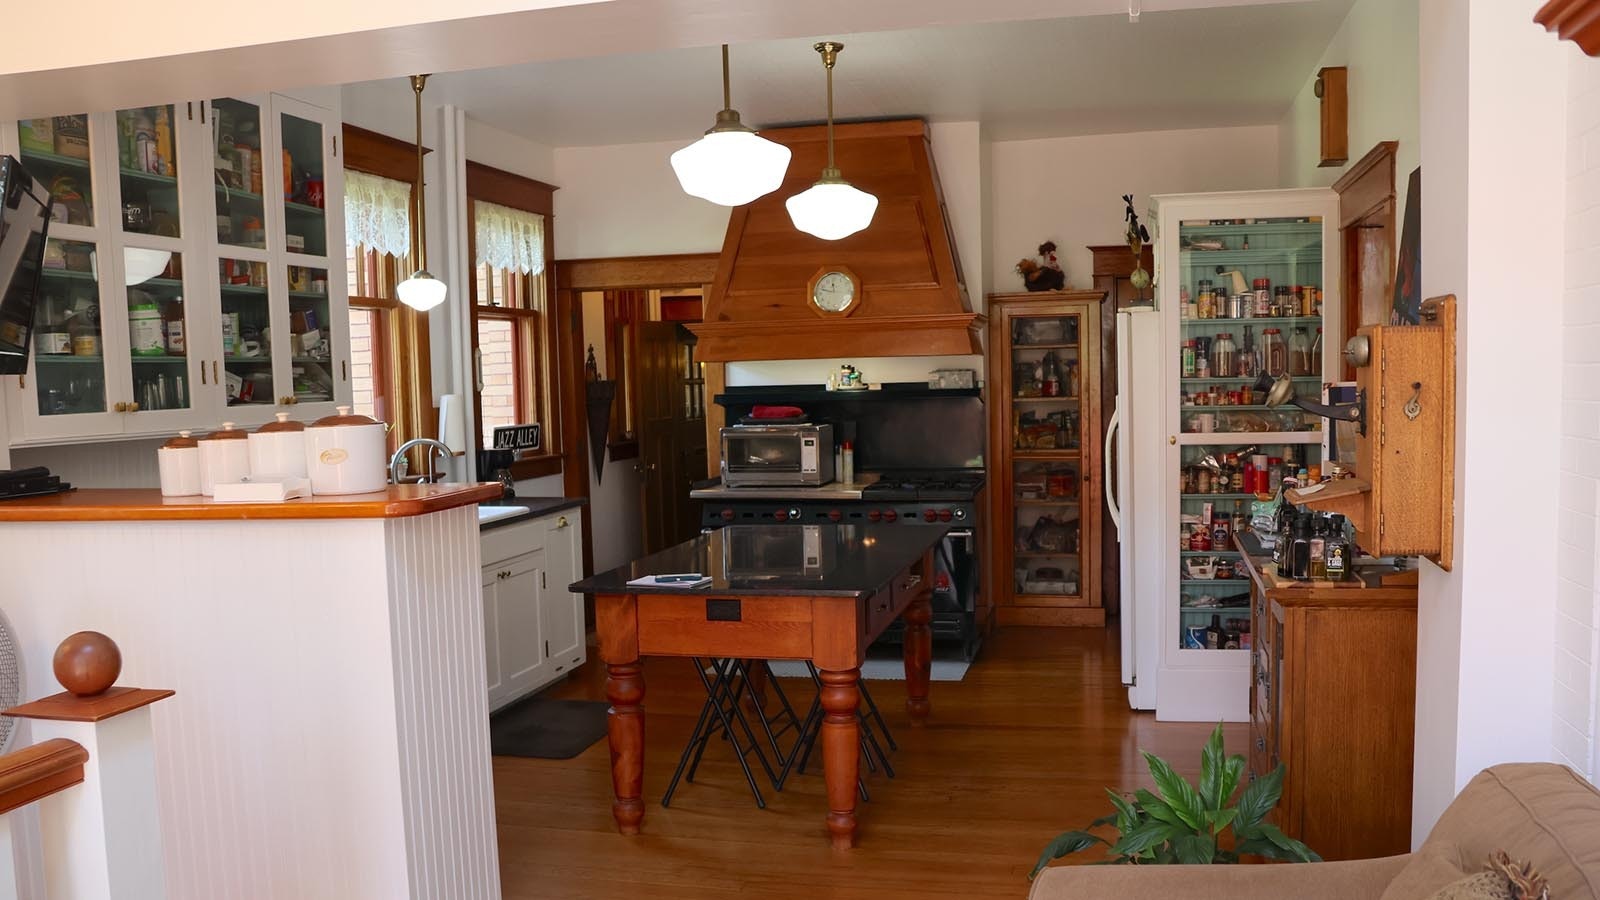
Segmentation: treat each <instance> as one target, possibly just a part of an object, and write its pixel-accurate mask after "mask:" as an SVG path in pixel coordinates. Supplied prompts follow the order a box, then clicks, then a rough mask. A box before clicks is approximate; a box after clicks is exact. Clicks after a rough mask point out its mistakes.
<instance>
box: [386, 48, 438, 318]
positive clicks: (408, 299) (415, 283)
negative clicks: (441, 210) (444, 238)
mask: <svg viewBox="0 0 1600 900" xmlns="http://www.w3.org/2000/svg"><path fill="white" fill-rule="evenodd" d="M427 83H428V76H426V75H413V76H411V90H412V92H413V93H415V94H416V100H417V233H416V237H415V240H414V241H413V242H412V246H413V247H415V248H416V254H417V271H416V272H413V273H412V275H411V277H410V278H407V279H406V280H405V281H402V282H400V283H399V284H398V285H395V293H397V294H399V295H400V302H401V303H404V304H405V305H407V306H409V307H411V308H412V309H415V310H417V311H419V312H421V311H424V310H429V309H433V308H434V307H435V306H438V305H439V304H441V303H443V302H444V298H445V294H446V293H448V292H449V288H447V287H446V286H445V283H444V282H442V281H440V280H439V279H437V278H435V277H433V273H431V272H429V271H428V233H427V232H428V212H427V210H428V204H427V195H426V192H425V190H424V187H423V183H422V89H423V87H424V86H426V85H427Z"/></svg>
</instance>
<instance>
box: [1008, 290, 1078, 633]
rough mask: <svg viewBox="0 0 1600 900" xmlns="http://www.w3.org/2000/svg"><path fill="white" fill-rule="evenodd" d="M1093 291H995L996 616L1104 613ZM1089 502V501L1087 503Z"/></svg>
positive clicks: (1065, 620) (1030, 619) (1066, 617)
mask: <svg viewBox="0 0 1600 900" xmlns="http://www.w3.org/2000/svg"><path fill="white" fill-rule="evenodd" d="M1101 296H1102V295H1101V294H1100V293H1099V292H1087V291H1076V292H1071V291H1065V292H1046V293H1040V294H1029V295H995V296H993V297H991V298H990V347H991V352H990V376H989V391H988V393H989V397H990V403H991V409H990V413H989V414H990V422H991V436H990V453H991V456H992V458H991V459H990V461H989V471H990V473H991V475H990V479H991V480H990V484H991V487H990V489H989V496H990V500H991V503H992V504H993V509H992V512H991V521H992V522H993V523H994V527H993V528H992V529H991V531H992V533H993V541H994V543H993V545H992V558H993V560H994V569H995V572H994V578H993V581H992V582H991V590H992V591H993V592H994V594H995V596H996V599H997V603H996V614H997V616H998V618H999V621H1000V622H1001V623H1002V624H1006V623H1014V624H1075V625H1099V624H1103V623H1104V621H1105V619H1104V615H1105V611H1104V609H1103V608H1102V605H1101V599H1100V583H1099V575H1100V570H1099V560H1100V545H1099V541H1100V535H1099V523H1100V516H1099V508H1100V506H1099V504H1100V500H1099V490H1100V476H1099V474H1098V473H1099V464H1100V461H1099V450H1100V431H1099V428H1100V419H1099V417H1100V410H1099V403H1098V398H1099V396H1100V387H1099V384H1100V383H1099V378H1100V373H1099V368H1098V367H1099V362H1098V347H1099V344H1098V335H1099V333H1100V331H1099V329H1100V321H1099V313H1100V300H1101ZM1086 511H1087V512H1086Z"/></svg>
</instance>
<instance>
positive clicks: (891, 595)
mask: <svg viewBox="0 0 1600 900" xmlns="http://www.w3.org/2000/svg"><path fill="white" fill-rule="evenodd" d="M899 605H900V604H898V603H897V602H895V592H894V588H893V587H892V586H891V587H886V588H884V589H883V590H881V591H879V592H877V593H876V594H873V595H872V596H871V597H868V598H867V636H868V637H869V638H874V637H877V636H878V635H879V634H882V633H883V630H884V629H885V628H888V627H889V623H890V622H893V621H894V617H895V610H896V609H897V608H898V607H899Z"/></svg>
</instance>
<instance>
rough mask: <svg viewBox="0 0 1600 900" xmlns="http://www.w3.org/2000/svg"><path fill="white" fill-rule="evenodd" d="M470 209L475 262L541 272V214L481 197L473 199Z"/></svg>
mask: <svg viewBox="0 0 1600 900" xmlns="http://www.w3.org/2000/svg"><path fill="white" fill-rule="evenodd" d="M472 208H473V213H472V226H473V238H474V240H475V241H476V244H477V248H478V260H477V261H478V265H483V264H484V263H488V264H489V265H491V266H494V267H495V268H496V269H506V270H515V271H517V272H521V273H522V274H524V275H538V274H539V273H540V272H543V271H544V216H541V215H539V214H538V213H531V212H528V211H526V210H521V209H512V208H511V207H509V206H501V205H499V204H498V203H485V202H483V201H482V200H476V201H473V205H472Z"/></svg>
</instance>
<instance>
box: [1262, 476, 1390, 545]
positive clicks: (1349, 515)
mask: <svg viewBox="0 0 1600 900" xmlns="http://www.w3.org/2000/svg"><path fill="white" fill-rule="evenodd" d="M1371 494H1372V483H1371V482H1369V481H1366V480H1364V479H1361V478H1340V479H1338V480H1335V481H1324V482H1322V483H1321V484H1315V485H1312V486H1311V487H1309V488H1295V489H1293V490H1290V491H1287V492H1285V493H1284V495H1283V496H1284V499H1285V500H1288V501H1289V502H1290V503H1294V504H1296V505H1299V506H1309V507H1311V508H1312V509H1318V510H1321V511H1323V512H1330V513H1338V514H1339V515H1341V516H1344V517H1345V518H1346V519H1349V520H1350V524H1351V525H1353V526H1355V529H1356V531H1357V532H1364V531H1366V530H1367V527H1368V524H1369V523H1368V522H1367V498H1368V497H1369V496H1370V495H1371Z"/></svg>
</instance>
